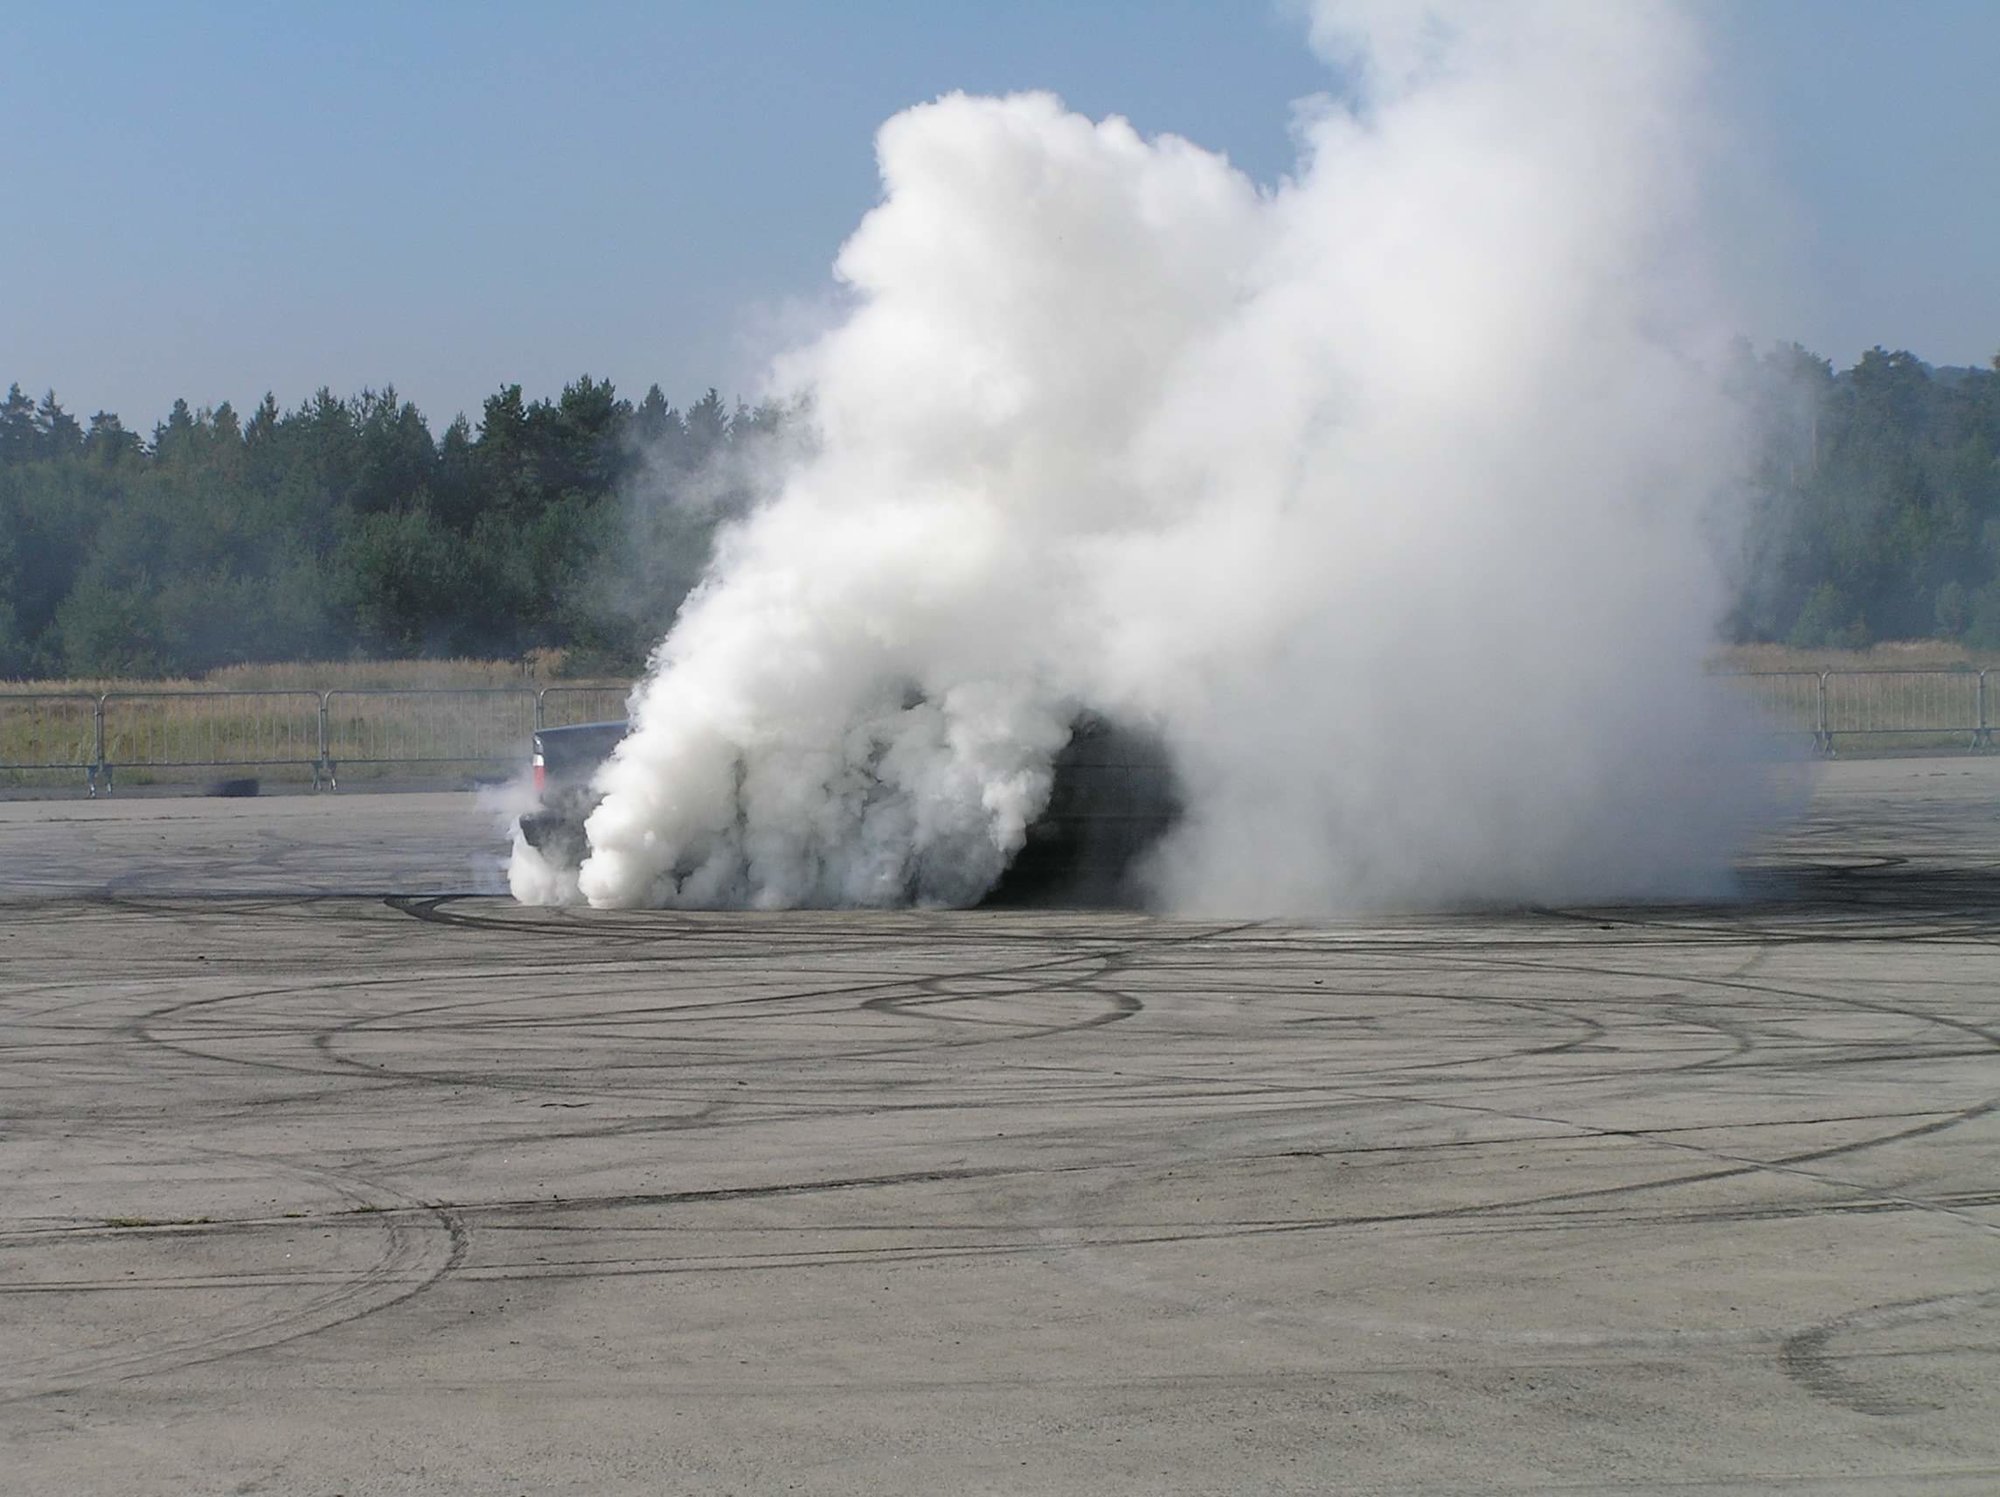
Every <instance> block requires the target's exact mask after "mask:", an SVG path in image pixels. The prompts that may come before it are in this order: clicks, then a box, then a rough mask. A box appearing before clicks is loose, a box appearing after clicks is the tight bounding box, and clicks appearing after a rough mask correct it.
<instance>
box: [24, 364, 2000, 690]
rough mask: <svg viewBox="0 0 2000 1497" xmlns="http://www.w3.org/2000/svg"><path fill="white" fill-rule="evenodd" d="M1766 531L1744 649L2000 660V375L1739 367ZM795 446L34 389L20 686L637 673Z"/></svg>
mask: <svg viewBox="0 0 2000 1497" xmlns="http://www.w3.org/2000/svg"><path fill="white" fill-rule="evenodd" d="M1737 374H1738V380H1737V385H1738V391H1737V393H1738V395H1739V397H1740V399H1741V400H1742V401H1743V402H1744V404H1745V409H1746V411H1747V413H1748V416H1749V422H1750V428H1749V429H1750V430H1751V432H1752V435H1753V438H1754V440H1753V443H1752V460H1751V464H1750V471H1749V473H1748V474H1747V479H1748V482H1749V484H1750V488H1751V522H1750V525H1749V528H1748V530H1747V532H1746V535H1745V539H1744V543H1743V549H1742V554H1741V555H1740V557H1738V558H1736V560H1737V561H1738V563H1739V566H1738V576H1737V579H1736V594H1735V599H1734V603H1733V606H1732V608H1731V609H1730V612H1729V614H1728V616H1727V618H1726V619H1724V620H1723V621H1722V627H1723V636H1724V638H1725V639H1728V640H1730V641H1732V642H1749V641H1767V640H1768V641H1778V642H1783V643H1789V644H1794V645H1801V646H1807V647H1816V646H1829V645H1831V646H1847V647H1862V646H1865V645H1868V644H1870V643H1873V642H1875V641H1877V640H1882V639H1911V638H1949V639H1956V640H1962V641H1964V642H1965V643H1967V644H1970V645H1973V646H1975V647H1979V648H1984V649H2000V358H1996V360H1995V367H1994V368H1993V369H1990V370H1987V369H1934V368H1931V367H1930V366H1928V365H1926V364H1924V363H1923V362H1922V361H1921V360H1919V359H1917V358H1916V357H1914V356H1913V355H1911V354H1908V353H1888V352H1885V351H1883V350H1881V349H1876V350H1873V351H1871V352H1870V353H1868V354H1866V355H1865V356H1863V358H1862V359H1861V360H1860V362H1859V363H1857V364H1856V365H1855V366H1854V367H1853V368H1851V369H1847V370H1844V371H1839V372H1836V371H1835V370H1834V368H1833V367H1832V365H1831V364H1830V363H1828V362H1827V361H1826V360H1824V359H1820V358H1818V357H1816V356H1814V355H1812V354H1810V353H1807V352H1806V351H1805V350H1803V349H1800V348H1798V347H1796V346H1788V347H1782V348H1778V349H1774V350H1771V351H1770V352H1768V353H1765V354H1762V355H1755V354H1752V353H1751V352H1750V351H1749V350H1748V349H1744V350H1742V352H1741V355H1740V360H1739V368H1738V371H1737ZM786 432H787V418H786V417H785V415H784V414H783V413H782V412H780V411H778V410H776V409H774V408H771V407H768V406H766V407H757V408H754V409H753V408H749V407H745V406H743V405H741V404H738V405H737V406H736V407H734V408H733V409H732V408H730V407H729V406H727V405H726V404H725V402H724V401H723V400H722V399H721V398H720V397H719V396H718V395H717V394H716V392H715V391H713V390H710V391H709V392H708V393H707V394H706V395H705V396H703V397H702V398H701V399H700V400H698V401H696V402H695V403H694V404H692V405H690V406H688V407H687V408H686V409H685V410H678V409H676V408H675V407H673V406H672V405H671V404H670V403H669V402H668V401H667V400H666V398H665V397H664V395H663V394H662V393H661V391H660V389H659V387H658V386H657V385H656V386H654V387H653V388H652V389H650V390H649V391H648V392H647V393H646V395H645V397H644V398H643V399H641V400H640V401H638V402H637V403H636V404H635V403H633V402H632V401H630V400H627V399H624V398H622V397H620V396H619V395H618V394H617V392H616V391H615V390H614V389H613V388H612V386H611V385H610V383H609V382H607V381H603V380H595V379H591V378H588V377H585V378H582V379H579V380H577V381H576V382H575V383H574V384H571V385H569V386H568V387H566V388H565V389H564V390H563V391H562V393H561V395H560V396H559V397H557V398H555V399H553V400H537V401H533V402H529V401H526V400H525V399H524V398H523V395H522V391H521V388H520V386H518V385H511V386H508V387H506V388H505V389H502V390H501V391H500V392H499V393H497V394H495V395H493V396H491V397H489V398H488V399H487V400H486V402H485V404H484V407H483V409H482V411H481V415H480V419H479V421H478V424H477V425H476V426H475V425H474V424H473V423H471V422H470V421H468V420H467V419H466V418H464V417H462V416H461V417H460V418H459V419H457V420H455V421H453V422H452V423H451V424H450V425H449V426H447V427H446V428H445V430H444V433H443V435H442V436H436V435H434V434H433V432H432V430H431V428H430V426H429V424H428V423H427V422H426V421H425V419H424V417H423V415H422V413H421V412H419V411H418V410H417V409H416V407H415V406H414V405H412V404H410V403H409V402H407V401H404V400H402V399H400V398H399V397H398V396H397V394H396V392H395V391H394V390H393V389H385V390H381V391H363V392H362V393H360V394H358V395H355V396H352V397H349V398H345V399H342V398H339V397H336V396H335V395H333V394H332V393H331V392H330V391H327V390H322V391H320V392H319V393H318V394H317V395H315V396H313V397H312V398H311V399H310V400H308V401H306V402H304V403H303V404H302V405H300V406H299V407H298V408H296V409H294V410H289V411H287V410H281V409H280V408H279V406H278V404H277V402H276V401H275V400H274V399H273V398H272V397H270V396H268V395H267V396H266V397H265V398H264V400H263V402H262V403H261V404H259V405H258V406H257V407H256V408H255V409H254V410H252V411H251V412H250V413H249V415H248V416H247V417H246V416H243V415H242V414H240V413H239V412H237V411H236V410H235V409H234V408H233V407H232V406H230V405H229V404H227V403H224V404H222V405H218V406H215V407H213V408H206V407H204V408H200V409H195V408H191V407H190V406H189V405H188V403H187V402H186V401H184V400H182V401H176V402H175V404H174V407H173V410H172V411H171V412H170V413H169V415H168V416H167V418H166V419H165V420H164V421H162V422H160V423H159V424H158V425H157V426H155V427H154V428H153V430H152V432H151V433H150V435H142V434H141V433H139V432H136V431H133V430H130V429H128V428H126V427H125V426H124V425H123V424H122V423H121V421H120V420H119V418H118V417H117V416H115V415H112V414H109V413H106V412H99V413H97V414H96V415H94V416H91V417H90V418H89V419H88V420H87V421H86V420H80V419H79V418H78V417H76V416H74V415H72V414H71V413H70V412H69V411H68V410H66V409H65V408H64V406H63V404H62V403H61V401H60V400H58V399H57V397H56V396H55V395H54V394H53V393H49V394H45V395H43V396H42V397H41V398H40V399H36V398H34V397H31V396H29V395H27V394H24V393H23V391H22V388H21V387H20V386H19V385H18V384H16V385H14V386H13V387H11V388H10V390H9V391H8V394H7V398H6V401H5V403H4V406H0V677H24V676H36V677H61V676H71V677H77V676H84V677H100V676H162V675H187V674H196V673H199V672H202V671H204V670H207V669H210V668H212V667H215V666H219V665H225V664H232V663H236V662H239V661H271V660H276V661H283V660H312V659H340V658H372V659H392V658H412V657H424V656H465V655H475V656H486V657H496V656H497V657H519V656H521V655H524V654H525V653H527V652H528V651H531V650H535V649H538V648H550V649H560V650H563V651H565V652H566V654H567V657H568V660H569V664H570V668H571V669H572V670H574V671H578V672H588V673H598V672H601V673H607V674H617V673H623V672H629V671H631V670H633V669H634V668H635V667H636V666H637V665H638V663H639V662H640V660H641V659H642V658H643V656H644V654H645V651H646V650H647V648H648V647H649V646H650V645H651V644H652V643H653V642H654V641H655V640H657V639H658V638H659V636H660V635H661V634H662V633H663V632H664V631H665V629H666V627H667V625H668V624H669V623H670V622H671V620H672V618H673V615H674V612H675V610H676V609H677V608H678V607H679V605H680V602H681V600H682V599H683V598H684V597H685V596H686V594H687V592H688V591H689V590H690V588H692V586H693V585H694V583H695V582H696V581H697V580H698V579H699V577H700V575H701V572H702V569H703V567H704V566H705V565H706V562H707V559H708V555H709V551H710V547H711V544H712V539H713V534H714V531H715V528H716V526H717V525H718V524H721V523H723V522H724V521H726V520H727V519H728V518H729V517H730V516H731V515H733V514H736V513H739V512H741V510H742V509H743V508H744V507H745V506H747V505H748V504H749V503H750V502H752V497H753V494H754V492H755V478H756V475H757V473H758V472H759V471H761V470H762V469H763V467H764V466H765V461H766V459H767V458H768V457H769V456H770V454H771V452H772V449H773V447H774V445H775V444H777V443H778V442H779V441H780V440H781V439H782V438H783V437H784V436H785V435H786Z"/></svg>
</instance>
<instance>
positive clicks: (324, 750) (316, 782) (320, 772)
mask: <svg viewBox="0 0 2000 1497" xmlns="http://www.w3.org/2000/svg"><path fill="white" fill-rule="evenodd" d="M326 699H327V693H325V692H323V691H322V692H321V693H320V694H319V758H318V761H317V762H316V763H314V765H313V789H315V790H318V789H320V788H321V784H322V782H324V785H325V788H326V789H328V790H338V789H339V788H340V781H338V780H336V779H335V778H334V777H333V760H332V759H331V758H330V757H328V753H329V749H330V746H331V743H332V740H331V739H330V738H329V737H328V735H327V725H326Z"/></svg>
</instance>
